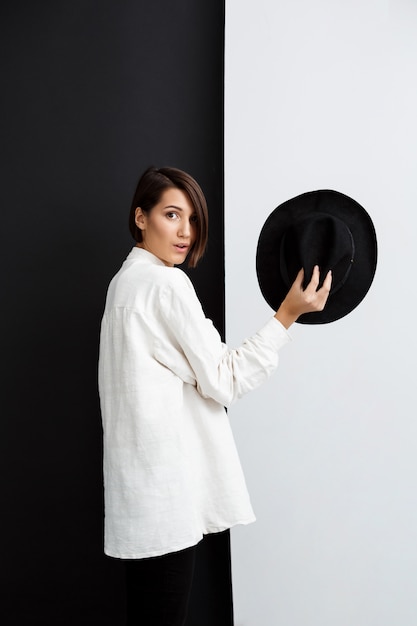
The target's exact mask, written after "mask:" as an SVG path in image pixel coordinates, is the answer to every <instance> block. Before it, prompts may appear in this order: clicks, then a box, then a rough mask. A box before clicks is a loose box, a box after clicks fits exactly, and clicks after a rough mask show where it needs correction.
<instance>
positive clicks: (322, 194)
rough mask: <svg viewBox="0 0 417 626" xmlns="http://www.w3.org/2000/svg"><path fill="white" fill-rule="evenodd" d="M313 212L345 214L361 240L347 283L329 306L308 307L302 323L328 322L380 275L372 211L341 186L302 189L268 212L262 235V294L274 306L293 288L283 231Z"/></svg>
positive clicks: (259, 257) (349, 308)
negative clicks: (283, 260) (283, 261)
mask: <svg viewBox="0 0 417 626" xmlns="http://www.w3.org/2000/svg"><path fill="white" fill-rule="evenodd" d="M312 212H319V213H328V214H329V215H332V216H334V217H338V218H339V219H341V220H342V221H343V222H344V223H345V224H346V225H347V227H348V228H349V230H350V231H351V233H352V236H353V240H354V244H355V257H354V260H353V262H352V267H351V269H350V272H349V276H348V279H347V280H346V282H345V283H344V285H343V286H342V287H341V288H340V289H338V290H337V292H336V293H334V294H332V293H331V294H330V296H329V298H328V300H327V303H326V306H325V308H324V310H323V311H320V312H314V313H306V314H304V315H302V316H301V317H299V318H298V320H297V322H299V323H301V324H328V323H329V322H334V321H336V320H338V319H340V318H342V317H344V316H345V315H348V313H350V312H351V311H353V309H355V308H356V307H357V306H358V304H359V303H360V302H361V301H362V300H363V298H364V297H365V295H366V294H367V292H368V290H369V288H370V286H371V284H372V281H373V278H374V275H375V270H376V263H377V240H376V233H375V228H374V225H373V223H372V220H371V218H370V216H369V214H368V213H367V212H366V211H365V209H364V208H363V207H362V206H361V205H360V204H359V203H358V202H356V201H355V200H353V199H352V198H350V197H349V196H346V195H345V194H343V193H340V192H338V191H332V190H318V191H309V192H307V193H304V194H301V195H299V196H296V197H295V198H292V199H291V200H287V201H286V202H284V203H283V204H281V205H280V206H278V207H277V208H276V209H275V210H274V211H272V213H271V214H270V215H269V217H268V218H267V220H266V222H265V224H264V226H263V228H262V230H261V233H260V235H259V240H258V247H257V252H256V272H257V276H258V282H259V287H260V289H261V292H262V295H263V296H264V298H265V300H266V301H267V303H268V304H269V305H270V306H271V307H272V308H273V309H274V310H278V308H279V306H280V304H281V303H282V301H283V300H284V298H285V296H286V295H287V293H288V289H289V286H288V285H287V284H286V282H285V281H284V279H283V277H282V275H281V272H280V246H281V240H282V237H283V235H284V233H285V232H286V230H287V229H288V228H289V227H290V226H291V225H293V224H295V223H297V222H298V221H299V220H301V219H303V218H305V217H306V216H308V215H311V213H312ZM300 269H301V268H300Z"/></svg>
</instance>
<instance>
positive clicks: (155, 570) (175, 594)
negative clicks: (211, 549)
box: [125, 546, 196, 626]
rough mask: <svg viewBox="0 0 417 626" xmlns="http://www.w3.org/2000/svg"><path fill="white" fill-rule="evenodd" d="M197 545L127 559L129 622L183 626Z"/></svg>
mask: <svg viewBox="0 0 417 626" xmlns="http://www.w3.org/2000/svg"><path fill="white" fill-rule="evenodd" d="M195 553H196V546H193V547H192V548H187V549H186V550H180V551H179V552H172V553H170V554H165V555H163V556H157V557H152V558H148V559H138V560H126V561H125V565H126V602H127V604H126V610H127V626H183V625H184V624H185V620H186V618H187V609H188V602H189V599H190V592H191V586H192V582H193V574H194V564H195Z"/></svg>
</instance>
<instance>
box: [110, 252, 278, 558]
mask: <svg viewBox="0 0 417 626" xmlns="http://www.w3.org/2000/svg"><path fill="white" fill-rule="evenodd" d="M288 340H289V335H288V333H287V331H286V330H285V328H284V327H283V326H282V325H281V324H280V323H279V322H278V321H277V320H276V319H275V318H271V319H270V320H269V321H268V323H267V324H266V325H265V326H264V327H263V328H262V329H261V330H260V331H259V332H258V333H257V334H256V335H254V336H253V337H251V338H250V339H247V340H246V341H245V342H244V343H243V344H242V346H240V348H238V349H237V350H231V349H229V348H228V347H227V346H226V345H225V344H224V343H222V341H221V339H220V336H219V334H218V332H217V331H216V330H215V328H214V326H213V324H212V322H211V321H210V320H208V319H207V318H206V317H205V315H204V313H203V310H202V308H201V304H200V302H199V300H198V298H197V295H196V293H195V291H194V288H193V286H192V284H191V282H190V280H189V278H188V277H187V275H186V274H185V273H184V272H183V271H182V270H181V269H179V268H175V267H167V266H165V265H164V263H163V262H162V261H160V260H159V259H158V258H157V257H155V256H154V255H152V254H151V253H149V252H147V251H146V250H143V249H142V248H137V247H135V248H133V250H132V251H131V252H130V254H129V256H128V257H127V259H126V261H125V262H124V263H123V265H122V267H121V269H120V270H119V272H118V273H117V274H116V276H115V277H114V278H113V279H112V281H111V283H110V285H109V289H108V293H107V299H106V306H105V311H104V315H103V320H102V325H101V336H100V357H99V392H100V403H101V412H102V421H103V433H104V488H105V547H104V550H105V553H106V554H108V555H110V556H113V557H119V558H127V559H137V558H144V557H150V556H158V555H162V554H166V553H169V552H174V551H177V550H181V549H184V548H187V547H189V546H192V545H195V544H196V543H198V542H199V541H200V540H201V538H202V536H203V535H204V534H207V533H212V532H219V531H222V530H225V529H227V528H230V527H232V526H234V525H235V524H247V523H249V522H252V521H254V520H255V516H254V513H253V510H252V507H251V504H250V500H249V496H248V493H247V489H246V485H245V480H244V476H243V473H242V469H241V466H240V462H239V458H238V455H237V451H236V447H235V443H234V439H233V435H232V432H231V428H230V424H229V419H228V416H227V414H226V411H225V408H224V407H227V406H230V404H232V402H234V401H235V400H236V399H237V398H239V397H240V396H242V395H243V394H244V393H246V392H248V391H250V390H251V389H254V388H255V387H257V386H258V385H260V384H261V383H262V382H263V381H264V380H265V379H266V378H267V377H268V376H269V375H270V373H271V372H272V371H273V370H274V369H275V368H276V367H277V365H278V350H279V349H280V347H281V346H282V345H284V344H285V343H287V342H288Z"/></svg>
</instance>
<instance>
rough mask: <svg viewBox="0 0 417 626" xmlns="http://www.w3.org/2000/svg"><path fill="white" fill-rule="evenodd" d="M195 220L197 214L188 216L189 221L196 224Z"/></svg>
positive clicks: (196, 219)
mask: <svg viewBox="0 0 417 626" xmlns="http://www.w3.org/2000/svg"><path fill="white" fill-rule="evenodd" d="M197 221H198V217H197V215H192V216H191V217H190V222H191V223H192V224H196V223H197Z"/></svg>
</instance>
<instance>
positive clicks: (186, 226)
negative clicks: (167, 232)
mask: <svg viewBox="0 0 417 626" xmlns="http://www.w3.org/2000/svg"><path fill="white" fill-rule="evenodd" d="M190 233H191V225H190V223H189V222H188V221H186V222H183V223H182V224H180V227H179V229H178V234H179V236H180V237H189V236H190Z"/></svg>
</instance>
